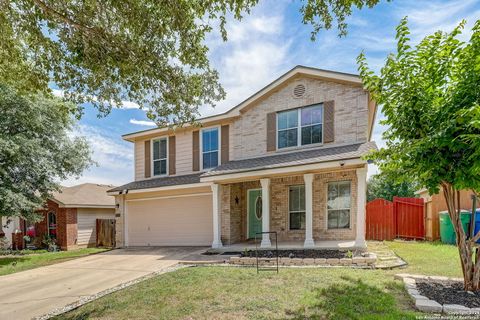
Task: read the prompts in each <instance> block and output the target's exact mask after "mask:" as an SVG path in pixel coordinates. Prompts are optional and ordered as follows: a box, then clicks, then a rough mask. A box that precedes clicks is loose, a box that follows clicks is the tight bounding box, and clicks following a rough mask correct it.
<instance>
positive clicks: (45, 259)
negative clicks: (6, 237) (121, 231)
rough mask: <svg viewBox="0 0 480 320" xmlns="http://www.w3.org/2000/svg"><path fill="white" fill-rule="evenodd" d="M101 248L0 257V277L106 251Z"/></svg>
mask: <svg viewBox="0 0 480 320" xmlns="http://www.w3.org/2000/svg"><path fill="white" fill-rule="evenodd" d="M107 250H108V249H103V248H83V249H76V250H70V251H58V252H42V253H38V254H37V253H29V254H24V255H8V256H0V276H4V275H7V274H12V273H15V272H20V271H25V270H30V269H34V268H38V267H44V266H48V265H52V264H55V263H59V262H64V261H67V260H71V259H75V258H80V257H85V256H88V255H91V254H96V253H100V252H104V251H107Z"/></svg>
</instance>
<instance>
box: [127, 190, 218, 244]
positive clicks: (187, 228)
mask: <svg viewBox="0 0 480 320" xmlns="http://www.w3.org/2000/svg"><path fill="white" fill-rule="evenodd" d="M127 206H128V208H127V212H128V214H127V219H128V243H129V245H130V246H178V245H185V246H187V245H189V246H191V245H197V246H201V245H202V246H203V245H210V244H211V242H212V238H213V221H212V220H213V217H212V198H211V196H210V195H201V196H188V197H175V198H163V199H154V200H140V201H129V202H127Z"/></svg>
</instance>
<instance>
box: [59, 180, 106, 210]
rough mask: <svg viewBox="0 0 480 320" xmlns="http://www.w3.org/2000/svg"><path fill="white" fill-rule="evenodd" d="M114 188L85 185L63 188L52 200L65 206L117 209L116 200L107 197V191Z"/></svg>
mask: <svg viewBox="0 0 480 320" xmlns="http://www.w3.org/2000/svg"><path fill="white" fill-rule="evenodd" d="M112 187H113V186H111V185H110V186H109V185H103V184H96V183H83V184H79V185H76V186H72V187H62V189H61V191H60V192H54V193H53V195H52V200H54V201H56V202H60V203H62V204H63V205H65V206H69V207H72V206H76V207H79V208H82V207H84V206H86V207H95V206H98V207H105V206H111V207H115V199H114V198H113V197H111V196H109V195H107V190H108V189H111V188H112Z"/></svg>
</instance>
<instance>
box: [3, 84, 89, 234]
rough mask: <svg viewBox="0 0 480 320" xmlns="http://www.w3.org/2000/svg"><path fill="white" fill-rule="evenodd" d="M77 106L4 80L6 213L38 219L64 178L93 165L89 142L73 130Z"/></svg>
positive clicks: (5, 214) (4, 195)
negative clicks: (22, 90) (25, 92)
mask: <svg viewBox="0 0 480 320" xmlns="http://www.w3.org/2000/svg"><path fill="white" fill-rule="evenodd" d="M75 108H76V107H75V106H74V105H72V104H68V103H64V102H62V101H61V100H59V99H57V98H46V97H44V96H43V95H35V96H31V97H22V96H19V95H18V94H17V93H16V92H15V91H14V90H12V89H9V88H7V87H6V86H4V85H0V217H1V216H9V217H11V216H20V217H22V218H25V219H27V220H31V221H35V220H36V219H37V215H36V214H35V213H34V211H35V210H37V209H39V208H41V207H42V206H43V204H44V201H45V199H46V198H47V197H48V196H49V195H50V194H51V192H52V191H55V190H58V188H59V184H58V183H59V181H62V180H65V179H67V178H69V177H71V176H77V175H80V174H81V173H82V171H83V170H84V169H86V168H87V167H88V166H89V165H90V164H92V161H91V160H90V151H89V147H88V145H87V142H86V141H85V140H84V139H83V138H79V137H72V134H71V129H72V126H73V124H74V119H73V117H72V110H74V109H75ZM0 229H1V228H0ZM0 231H1V230H0Z"/></svg>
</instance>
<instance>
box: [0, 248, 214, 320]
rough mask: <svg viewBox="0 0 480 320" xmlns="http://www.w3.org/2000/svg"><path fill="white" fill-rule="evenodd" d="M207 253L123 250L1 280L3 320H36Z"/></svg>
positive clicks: (168, 249) (0, 304) (13, 275)
mask: <svg viewBox="0 0 480 320" xmlns="http://www.w3.org/2000/svg"><path fill="white" fill-rule="evenodd" d="M203 251H205V248H199V247H193V248H191V247H164V248H135V249H118V250H113V251H109V252H105V253H100V254H95V255H91V256H87V257H83V258H78V259H74V260H70V261H67V262H62V263H58V264H54V265H51V266H47V267H41V268H37V269H32V270H28V271H23V272H18V273H14V274H11V275H6V276H0V319H3V320H5V319H16V320H17V319H31V318H33V317H37V316H41V315H44V314H46V313H49V312H50V311H52V310H54V309H56V308H61V307H64V306H66V305H67V304H70V303H73V302H76V301H78V300H80V299H81V298H82V297H86V296H90V295H93V294H97V293H99V292H101V291H104V290H107V289H109V288H112V287H115V286H117V285H119V284H122V283H125V282H128V281H131V280H135V279H137V278H140V277H142V276H145V275H148V274H150V273H153V272H158V271H162V270H163V269H166V268H168V267H171V266H173V265H175V264H177V263H178V262H179V261H182V260H195V259H196V258H200V256H199V254H200V253H201V252H203Z"/></svg>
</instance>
